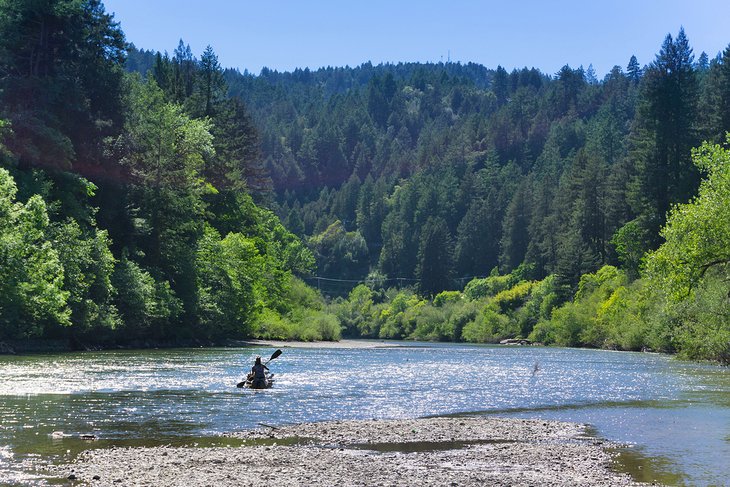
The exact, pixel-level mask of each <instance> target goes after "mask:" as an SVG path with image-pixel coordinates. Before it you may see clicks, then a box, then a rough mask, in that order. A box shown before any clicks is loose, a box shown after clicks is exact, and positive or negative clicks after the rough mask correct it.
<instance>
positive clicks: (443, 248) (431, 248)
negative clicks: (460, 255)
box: [416, 218, 453, 296]
mask: <svg viewBox="0 0 730 487" xmlns="http://www.w3.org/2000/svg"><path fill="white" fill-rule="evenodd" d="M451 249H452V242H451V235H450V233H449V228H448V226H447V225H446V222H445V221H444V220H443V219H442V218H437V219H429V220H428V221H427V222H426V225H425V226H424V227H423V231H422V232H421V241H420V245H419V247H418V266H417V267H416V279H418V288H419V290H420V292H421V293H423V294H424V295H427V296H434V295H436V294H437V293H439V292H441V291H443V290H444V289H449V288H450V287H451V278H452V275H453V268H452V254H451Z"/></svg>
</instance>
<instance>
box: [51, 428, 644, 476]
mask: <svg viewBox="0 0 730 487" xmlns="http://www.w3.org/2000/svg"><path fill="white" fill-rule="evenodd" d="M227 436H230V437H232V438H235V439H237V440H238V441H239V442H242V443H243V445H242V446H235V447H212V448H195V447H171V446H164V447H154V448H108V449H96V450H93V449H92V450H88V451H85V452H83V453H82V454H80V455H79V456H78V457H77V459H76V460H75V461H74V463H72V464H68V465H60V466H56V467H55V472H54V475H55V476H57V477H60V478H64V479H68V481H69V484H72V485H93V486H127V485H128V486H185V487H203V486H266V487H271V486H272V485H279V486H283V485H286V486H340V485H344V486H406V485H419V486H421V485H424V486H483V485H493V486H528V485H532V486H564V485H572V486H627V485H645V484H639V483H637V482H634V481H633V480H632V479H631V478H630V477H629V476H627V475H625V474H620V473H617V472H614V471H613V470H612V469H611V463H612V461H613V459H612V456H611V453H610V450H609V449H610V448H612V447H615V446H617V445H615V444H610V443H608V442H605V441H603V440H600V439H597V438H592V437H589V436H586V425H581V424H575V423H565V422H558V421H542V420H523V419H512V418H510V419H505V418H495V417H487V418H485V417H457V418H423V419H413V420H368V421H333V422H321V423H305V424H298V425H292V426H282V427H267V426H265V427H262V428H261V429H259V430H253V431H244V432H240V433H233V434H230V435H227Z"/></svg>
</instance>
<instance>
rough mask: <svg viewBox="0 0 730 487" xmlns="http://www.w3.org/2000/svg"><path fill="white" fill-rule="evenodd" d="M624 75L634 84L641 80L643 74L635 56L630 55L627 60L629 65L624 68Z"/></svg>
mask: <svg viewBox="0 0 730 487" xmlns="http://www.w3.org/2000/svg"><path fill="white" fill-rule="evenodd" d="M626 74H627V76H628V77H629V79H630V80H631V81H633V82H634V83H638V82H639V80H640V79H641V76H642V74H643V72H642V69H641V66H639V61H637V60H636V56H633V55H632V56H631V59H629V64H628V66H626Z"/></svg>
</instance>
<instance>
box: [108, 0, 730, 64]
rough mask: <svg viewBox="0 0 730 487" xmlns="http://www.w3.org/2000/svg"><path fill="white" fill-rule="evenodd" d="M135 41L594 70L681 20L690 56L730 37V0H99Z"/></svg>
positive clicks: (713, 49) (313, 58)
mask: <svg viewBox="0 0 730 487" xmlns="http://www.w3.org/2000/svg"><path fill="white" fill-rule="evenodd" d="M104 4H105V6H106V9H107V11H108V12H112V13H114V14H115V19H116V20H117V21H119V22H121V25H122V29H123V30H124V32H125V33H126V35H127V40H128V41H130V42H133V43H134V44H135V45H136V46H137V47H140V48H145V49H153V50H160V51H163V52H164V51H168V52H170V53H172V51H173V50H174V49H175V47H176V46H177V43H178V41H179V39H180V38H182V39H183V40H184V41H185V42H186V43H187V44H190V47H191V48H192V50H193V53H194V54H195V55H196V56H199V55H200V54H201V53H202V51H203V50H204V49H205V47H206V46H207V45H211V46H212V47H213V49H214V50H215V52H216V54H217V55H218V59H219V61H220V63H221V64H222V65H223V66H225V67H233V68H238V69H240V70H241V71H243V70H245V69H247V70H249V71H251V72H253V73H258V72H260V70H261V68H262V67H264V66H266V67H269V68H272V69H276V70H279V71H291V70H293V69H295V68H297V67H301V68H304V67H309V68H310V69H316V68H319V67H322V66H345V65H349V66H357V65H359V64H361V63H364V62H367V61H371V62H372V63H374V64H378V63H381V62H399V61H418V62H438V61H447V60H448V59H450V60H451V61H454V62H456V61H459V62H463V63H465V62H470V61H471V62H476V63H480V64H483V65H485V66H487V67H492V68H493V67H496V66H497V65H498V64H501V65H502V66H504V67H505V68H507V69H508V70H511V69H512V68H515V67H518V68H519V67H523V66H528V67H533V66H534V67H537V68H539V69H540V70H541V71H543V72H546V73H551V74H552V73H555V72H557V71H558V70H559V69H560V67H561V66H563V65H565V64H570V65H571V66H572V67H578V66H579V65H583V66H584V67H588V65H589V64H591V63H592V64H593V66H594V68H595V70H596V72H597V74H598V75H599V77H602V76H603V75H604V74H605V73H606V72H608V71H609V70H610V69H611V67H612V66H614V65H615V64H618V65H620V66H621V67H622V68H625V67H626V64H627V63H628V60H629V58H630V57H631V55H632V54H635V55H636V57H637V58H638V60H639V63H641V64H642V65H644V64H648V63H650V62H651V61H653V60H654V56H655V55H656V53H657V52H658V51H659V47H660V46H661V43H662V41H663V40H664V37H665V36H666V34H667V33H671V34H672V35H673V36H674V35H676V33H677V32H678V31H679V28H680V26H684V29H685V32H686V33H687V36H688V38H689V40H690V44H691V45H692V47H693V48H694V52H695V55H696V56H699V54H700V52H702V51H706V52H707V53H708V55H710V57H713V56H714V55H715V54H717V53H718V52H719V51H721V50H723V49H724V48H725V47H727V45H728V44H729V43H730V0H694V1H690V0H685V1H677V0H633V1H628V0H618V1H609V0H603V1H593V0H582V1H579V0H552V1H551V0H543V1H539V0H522V1H509V0H506V1H505V0H501V1H492V0H488V1H486V0H485V1H476V0H450V1H432V0H418V1H416V0H401V1H398V0H360V1H358V2H348V1H346V0H339V1H336V0H258V1H251V0H206V1H193V0H105V2H104Z"/></svg>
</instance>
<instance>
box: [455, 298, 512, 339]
mask: <svg viewBox="0 0 730 487" xmlns="http://www.w3.org/2000/svg"><path fill="white" fill-rule="evenodd" d="M509 327H510V320H509V318H508V317H507V316H505V315H503V314H500V313H499V312H498V311H496V310H494V309H493V308H491V307H487V308H486V309H485V310H484V311H483V312H482V313H480V314H479V315H478V316H477V317H476V319H475V320H474V321H471V322H469V323H467V324H466V326H464V330H463V331H462V337H463V338H464V340H466V341H467V342H476V343H497V342H499V340H500V339H502V338H504V337H508V336H510V335H512V336H514V334H513V333H511V331H512V330H510V329H509Z"/></svg>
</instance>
